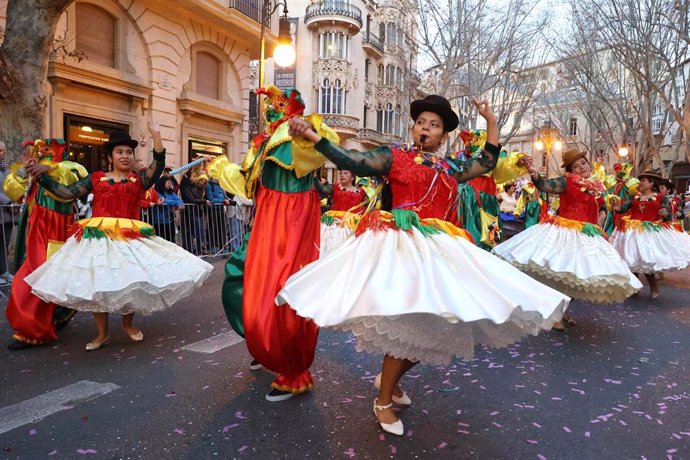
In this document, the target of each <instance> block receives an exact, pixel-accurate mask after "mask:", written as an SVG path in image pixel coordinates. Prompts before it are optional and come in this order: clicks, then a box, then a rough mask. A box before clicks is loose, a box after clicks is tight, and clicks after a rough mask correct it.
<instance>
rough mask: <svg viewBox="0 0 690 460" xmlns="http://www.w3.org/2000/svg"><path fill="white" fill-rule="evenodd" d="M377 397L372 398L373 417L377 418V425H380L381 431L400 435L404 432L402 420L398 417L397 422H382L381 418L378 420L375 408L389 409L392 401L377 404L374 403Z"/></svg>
mask: <svg viewBox="0 0 690 460" xmlns="http://www.w3.org/2000/svg"><path fill="white" fill-rule="evenodd" d="M378 399H379V398H376V399H374V417H376V420H378V422H379V425H381V428H383V431H385V432H387V433H390V434H394V435H396V436H402V435H403V434H404V433H405V427H404V426H403V422H402V420H400V419H398V421H397V422H395V423H383V422H382V421H381V420H379V415H378V414H377V413H376V411H377V410H386V409H390V408H391V407H393V403H390V404H386V405H385V406H379V405H378V404H376V401H378Z"/></svg>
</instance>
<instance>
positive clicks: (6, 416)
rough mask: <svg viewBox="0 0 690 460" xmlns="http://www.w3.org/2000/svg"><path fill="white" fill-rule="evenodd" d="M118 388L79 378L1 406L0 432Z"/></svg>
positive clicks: (112, 384) (111, 384) (32, 421)
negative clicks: (17, 401)
mask: <svg viewBox="0 0 690 460" xmlns="http://www.w3.org/2000/svg"><path fill="white" fill-rule="evenodd" d="M119 388H120V387H119V386H117V385H115V384H114V383H98V382H90V381H88V380H81V381H79V382H77V383H75V384H72V385H68V386H66V387H62V388H59V389H57V390H54V391H49V392H48V393H44V394H42V395H40V396H36V397H35V398H31V399H27V400H26V401H22V402H20V403H17V404H12V405H11V406H6V407H3V408H1V409H0V434H2V433H6V432H8V431H10V430H14V429H15V428H18V427H20V426H22V425H26V424H27V423H34V422H37V421H39V420H41V419H43V418H45V417H47V416H49V415H52V414H55V413H56V412H60V411H63V410H67V409H71V408H72V407H74V406H75V405H77V404H79V403H82V402H86V401H89V400H91V399H94V398H98V397H99V396H103V395H104V394H107V393H110V392H111V391H114V390H117V389H119Z"/></svg>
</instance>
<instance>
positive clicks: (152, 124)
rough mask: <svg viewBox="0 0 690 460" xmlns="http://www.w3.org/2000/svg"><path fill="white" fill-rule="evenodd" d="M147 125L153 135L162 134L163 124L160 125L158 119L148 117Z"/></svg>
mask: <svg viewBox="0 0 690 460" xmlns="http://www.w3.org/2000/svg"><path fill="white" fill-rule="evenodd" d="M146 126H147V127H148V129H149V134H151V136H153V135H155V134H160V133H161V126H160V124H159V123H158V122H157V121H155V120H152V119H151V118H148V119H147V120H146Z"/></svg>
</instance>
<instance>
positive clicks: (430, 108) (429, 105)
mask: <svg viewBox="0 0 690 460" xmlns="http://www.w3.org/2000/svg"><path fill="white" fill-rule="evenodd" d="M422 112H432V113H435V114H436V115H438V116H439V117H441V120H443V130H444V131H445V132H447V133H449V132H451V131H455V128H457V127H458V124H459V123H460V121H459V120H458V116H457V114H456V113H455V111H454V110H453V108H452V107H451V106H450V102H448V99H446V98H445V97H443V96H438V95H436V94H431V95H429V96H427V97H425V98H424V99H418V100H416V101H414V102H412V104H410V116H411V117H412V119H413V120H415V121H417V117H419V115H420V114H421V113H422Z"/></svg>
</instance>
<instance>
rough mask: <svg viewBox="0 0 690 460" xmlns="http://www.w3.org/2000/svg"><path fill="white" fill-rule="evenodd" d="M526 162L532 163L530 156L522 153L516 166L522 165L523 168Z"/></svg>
mask: <svg viewBox="0 0 690 460" xmlns="http://www.w3.org/2000/svg"><path fill="white" fill-rule="evenodd" d="M528 164H532V157H531V156H529V155H523V156H521V157H520V159H519V160H518V161H517V165H518V166H524V167H525V168H526V167H527V165H528Z"/></svg>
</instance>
